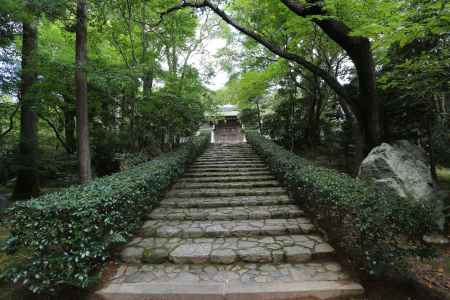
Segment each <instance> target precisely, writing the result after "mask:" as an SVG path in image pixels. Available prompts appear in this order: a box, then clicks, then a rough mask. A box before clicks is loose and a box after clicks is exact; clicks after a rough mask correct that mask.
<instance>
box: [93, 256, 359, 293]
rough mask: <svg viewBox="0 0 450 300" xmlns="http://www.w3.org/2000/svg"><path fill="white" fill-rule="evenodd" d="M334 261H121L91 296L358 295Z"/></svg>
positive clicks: (357, 288) (355, 288)
mask: <svg viewBox="0 0 450 300" xmlns="http://www.w3.org/2000/svg"><path fill="white" fill-rule="evenodd" d="M363 294H364V289H363V287H362V286H361V285H360V284H358V283H356V282H353V281H352V280H351V278H350V276H349V275H348V274H346V273H345V272H343V271H342V268H341V266H340V265H339V264H336V263H334V262H320V263H300V264H240V265H176V264H157V265H142V266H133V265H126V264H124V265H121V266H120V267H119V268H118V270H117V271H116V273H115V274H114V275H113V278H112V281H111V282H110V283H109V284H108V285H107V286H106V287H104V288H102V289H101V290H99V291H97V292H96V293H95V298H94V299H95V300H130V299H133V300H150V299H151V300H257V299H258V300H288V299H290V300H294V299H295V300H308V299H309V300H311V299H321V300H331V299H338V298H339V299H342V300H344V299H348V300H350V299H363V298H362V297H363Z"/></svg>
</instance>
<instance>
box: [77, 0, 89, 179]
mask: <svg viewBox="0 0 450 300" xmlns="http://www.w3.org/2000/svg"><path fill="white" fill-rule="evenodd" d="M86 6H87V3H86V0H77V30H76V42H75V44H76V46H75V47H76V60H75V65H76V70H75V86H76V91H75V94H76V100H75V102H76V110H77V131H78V160H79V168H80V174H79V175H80V181H81V183H85V182H88V181H90V180H91V179H92V170H91V153H90V146H89V118H88V99H87V77H86V63H87V10H86Z"/></svg>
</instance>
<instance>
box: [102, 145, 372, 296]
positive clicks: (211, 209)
mask: <svg viewBox="0 0 450 300" xmlns="http://www.w3.org/2000/svg"><path fill="white" fill-rule="evenodd" d="M333 254H334V249H333V248H332V247H331V246H330V245H329V244H328V243H327V242H326V241H324V239H323V238H322V237H321V236H320V234H319V232H318V230H317V229H316V228H315V227H314V226H313V225H312V224H311V222H310V220H309V219H308V218H306V217H305V214H304V212H303V211H302V210H301V209H299V208H298V207H297V206H296V205H295V203H294V202H293V201H292V200H291V198H290V197H289V195H288V194H287V192H286V190H285V189H284V188H283V187H281V186H280V184H279V183H278V181H277V180H276V179H275V178H274V177H273V176H272V175H271V173H270V171H269V169H268V168H267V167H266V165H265V164H264V162H263V161H262V160H260V158H259V157H258V156H257V154H256V153H255V152H254V151H253V150H252V148H251V147H250V146H249V145H247V144H235V145H211V146H210V147H209V149H208V150H207V151H206V153H204V154H203V155H202V156H201V157H199V158H198V160H197V161H196V162H195V163H194V164H193V165H192V166H191V168H190V169H189V170H188V172H187V173H186V174H185V175H184V177H183V178H182V179H180V180H179V181H178V182H177V183H176V184H175V185H174V186H173V188H172V190H171V191H170V192H169V193H167V195H166V198H165V199H164V200H163V201H162V203H161V206H160V207H159V208H157V209H155V210H154V211H153V212H152V213H151V214H150V215H149V216H148V221H147V222H146V223H145V225H144V226H143V228H142V230H141V232H140V235H139V236H138V237H136V238H135V239H134V240H133V241H132V242H130V243H129V244H128V245H127V247H126V248H125V249H124V250H123V252H122V253H121V258H122V261H123V265H122V266H121V267H120V268H119V269H118V271H117V273H116V274H115V275H114V277H113V278H112V279H111V280H110V282H108V283H107V285H106V286H105V287H104V288H103V289H102V290H100V291H98V292H97V293H96V294H95V295H96V297H97V298H99V299H108V300H109V299H111V300H130V299H142V300H144V299H145V300H162V299H164V300H172V299H180V300H181V299H183V300H194V299H195V300H198V299H207V300H210V299H211V300H216V299H229V300H237V299H239V300H241V299H242V300H252V299H264V300H269V299H270V300H288V299H289V300H294V299H362V298H360V297H361V295H362V294H363V292H364V291H363V288H362V286H361V285H359V284H358V283H356V282H354V281H352V280H351V279H350V277H349V276H348V275H347V274H346V273H345V272H344V271H342V269H341V266H340V265H339V264H338V263H336V262H335V260H334V259H333Z"/></svg>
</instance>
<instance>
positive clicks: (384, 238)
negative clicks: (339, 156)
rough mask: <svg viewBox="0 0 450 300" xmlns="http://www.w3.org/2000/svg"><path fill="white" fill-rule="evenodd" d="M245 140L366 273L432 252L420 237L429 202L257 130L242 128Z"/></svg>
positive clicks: (430, 223)
mask: <svg viewBox="0 0 450 300" xmlns="http://www.w3.org/2000/svg"><path fill="white" fill-rule="evenodd" d="M247 139H248V142H249V143H250V144H251V145H252V146H253V147H254V148H255V149H256V151H257V152H258V153H259V154H260V155H261V156H262V157H263V159H264V160H265V161H266V162H267V163H268V164H269V165H270V167H271V169H272V170H273V171H274V172H275V174H276V175H277V176H278V178H279V179H280V180H282V181H283V182H284V184H285V185H286V186H287V187H288V188H289V190H290V191H291V192H292V193H293V194H294V196H295V198H296V199H298V201H300V202H301V204H302V206H303V207H305V208H306V209H307V210H308V211H310V212H311V213H312V214H313V215H314V216H315V217H316V218H317V221H319V222H320V225H321V226H323V227H325V229H326V230H327V232H328V233H330V238H331V239H332V241H333V244H334V245H335V246H337V247H338V248H339V249H341V250H343V251H344V252H345V254H346V256H348V257H349V258H350V259H351V260H352V262H353V264H354V266H357V267H359V269H360V270H363V271H365V272H366V274H372V275H381V274H386V272H387V271H389V272H388V273H390V272H392V271H401V270H403V267H404V266H405V265H404V262H405V260H404V258H405V257H407V256H410V255H427V254H430V253H431V252H430V251H429V250H430V249H428V248H427V247H426V246H425V245H423V244H422V243H421V240H422V236H423V235H424V234H425V233H429V232H431V231H433V230H435V229H436V228H435V227H436V225H435V224H436V222H435V221H436V219H437V214H436V212H435V211H436V210H435V209H434V208H433V207H432V204H424V203H417V202H413V201H409V200H408V199H402V198H399V197H397V196H395V195H392V194H388V193H386V192H383V191H380V190H377V189H375V188H374V187H373V186H372V185H371V184H369V183H366V182H363V181H361V180H358V179H354V178H352V177H350V176H348V175H346V174H342V173H339V172H337V171H334V170H330V169H326V168H323V167H319V166H317V165H315V164H314V163H312V162H309V161H308V160H305V159H303V158H301V157H299V156H297V155H295V154H293V153H291V152H289V151H287V150H285V149H283V148H282V147H280V146H279V145H277V144H275V143H274V142H272V141H270V140H268V139H266V138H264V137H262V136H260V135H259V134H258V133H255V132H247Z"/></svg>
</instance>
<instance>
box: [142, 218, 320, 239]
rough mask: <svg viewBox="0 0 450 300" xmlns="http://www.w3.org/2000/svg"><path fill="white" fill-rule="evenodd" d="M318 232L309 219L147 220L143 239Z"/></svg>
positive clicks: (143, 229) (143, 230)
mask: <svg viewBox="0 0 450 300" xmlns="http://www.w3.org/2000/svg"><path fill="white" fill-rule="evenodd" d="M314 231H315V228H314V226H313V225H312V224H311V222H310V220H308V219H306V218H296V219H263V220H242V221H236V220H235V221H170V222H167V221H165V220H152V221H147V222H146V223H145V225H144V227H143V228H142V236H144V237H166V238H168V237H180V238H201V237H209V238H212V237H245V236H247V237H254V236H261V235H267V236H276V235H285V234H308V233H312V232H314Z"/></svg>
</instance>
